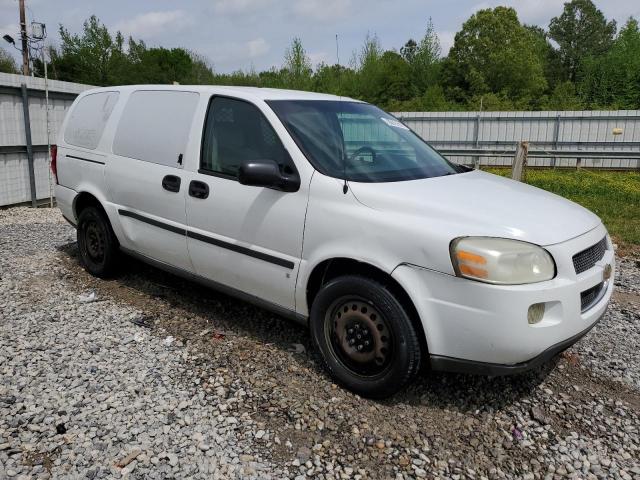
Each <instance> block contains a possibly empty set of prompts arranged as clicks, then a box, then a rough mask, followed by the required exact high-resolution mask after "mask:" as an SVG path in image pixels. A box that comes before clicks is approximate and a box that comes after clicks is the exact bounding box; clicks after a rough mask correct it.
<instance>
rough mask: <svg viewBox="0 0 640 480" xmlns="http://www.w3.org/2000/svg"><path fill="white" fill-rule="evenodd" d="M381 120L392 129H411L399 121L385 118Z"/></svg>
mask: <svg viewBox="0 0 640 480" xmlns="http://www.w3.org/2000/svg"><path fill="white" fill-rule="evenodd" d="M380 120H382V121H383V122H384V123H386V124H387V125H389V126H390V127H394V128H401V129H403V130H409V127H407V126H406V125H405V124H403V123H402V122H400V121H398V120H392V119H389V118H384V117H380Z"/></svg>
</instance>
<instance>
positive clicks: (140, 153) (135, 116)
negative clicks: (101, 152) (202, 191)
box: [113, 90, 199, 167]
mask: <svg viewBox="0 0 640 480" xmlns="http://www.w3.org/2000/svg"><path fill="white" fill-rule="evenodd" d="M198 100H199V94H198V93H196V92H181V91H173V90H138V91H136V92H133V93H132V94H131V95H130V97H129V100H128V101H127V104H126V106H125V107H124V111H123V112H122V116H121V117H120V123H119V124H118V128H117V130H116V135H115V137H114V139H113V153H115V154H116V155H120V156H123V157H129V158H135V159H137V160H142V161H145V162H151V163H157V164H160V165H167V166H171V167H178V165H179V163H178V159H179V157H180V155H182V154H184V151H185V149H186V145H187V141H188V138H189V132H190V130H191V124H192V123H193V116H194V113H195V110H196V107H197V105H198Z"/></svg>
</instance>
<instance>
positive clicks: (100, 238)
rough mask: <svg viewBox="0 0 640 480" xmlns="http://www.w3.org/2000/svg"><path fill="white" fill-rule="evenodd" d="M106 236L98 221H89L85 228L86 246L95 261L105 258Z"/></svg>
mask: <svg viewBox="0 0 640 480" xmlns="http://www.w3.org/2000/svg"><path fill="white" fill-rule="evenodd" d="M105 243H106V237H105V233H104V230H103V229H102V228H101V226H100V225H98V223H97V222H93V221H92V222H89V223H88V224H87V226H86V229H85V234H84V246H85V251H86V253H87V256H88V257H89V258H90V259H91V260H92V261H94V262H96V263H100V262H102V260H104V254H105Z"/></svg>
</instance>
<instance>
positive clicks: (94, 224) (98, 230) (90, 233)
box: [77, 206, 119, 278]
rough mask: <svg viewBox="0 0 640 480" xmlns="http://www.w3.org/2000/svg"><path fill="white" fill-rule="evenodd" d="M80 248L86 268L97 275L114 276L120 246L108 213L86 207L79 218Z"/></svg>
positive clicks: (103, 276)
mask: <svg viewBox="0 0 640 480" xmlns="http://www.w3.org/2000/svg"><path fill="white" fill-rule="evenodd" d="M77 238H78V249H79V250H80V257H81V258H82V263H83V264H84V268H85V269H86V270H87V271H88V272H89V273H90V274H91V275H95V276H96V277H101V278H107V277H110V276H112V275H113V274H114V273H115V271H116V269H117V266H118V263H119V262H118V260H119V258H118V257H119V246H118V239H117V238H116V236H115V234H114V233H113V230H112V228H111V224H110V223H109V219H108V218H107V216H106V214H105V213H104V212H103V211H102V210H100V209H98V208H96V207H94V206H89V207H86V208H84V209H83V210H82V212H80V216H79V218H78V230H77Z"/></svg>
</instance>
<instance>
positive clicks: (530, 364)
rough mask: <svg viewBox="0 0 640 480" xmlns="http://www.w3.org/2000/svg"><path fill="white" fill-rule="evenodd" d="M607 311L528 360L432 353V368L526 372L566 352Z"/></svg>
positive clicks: (475, 372)
mask: <svg viewBox="0 0 640 480" xmlns="http://www.w3.org/2000/svg"><path fill="white" fill-rule="evenodd" d="M605 312H606V310H605V311H604V312H602V315H600V318H598V319H597V320H596V321H595V322H594V323H593V324H592V325H590V326H589V327H587V328H586V329H585V330H583V331H582V332H579V333H577V334H576V335H574V336H573V337H569V338H567V339H566V340H562V341H561V342H558V343H556V344H555V345H552V346H551V347H549V348H547V349H546V350H545V351H543V352H542V353H541V354H540V355H537V356H536V357H533V358H531V359H529V360H527V361H526V362H521V363H516V364H514V365H503V364H499V363H486V362H474V361H473V360H464V359H461V358H451V357H444V356H442V355H431V356H430V363H431V370H435V371H442V372H456V373H467V374H473V375H488V376H491V377H498V376H502V375H515V374H518V373H524V372H527V371H529V370H532V369H534V368H538V367H539V366H541V365H543V364H545V363H547V362H548V361H549V360H551V359H552V358H553V357H555V356H556V355H558V354H559V353H562V352H564V351H565V350H566V349H567V348H569V347H570V346H571V345H573V344H574V343H576V342H577V341H578V340H580V339H581V338H582V337H584V336H585V335H586V334H587V333H589V332H590V331H591V329H592V328H593V327H595V326H596V324H597V323H598V322H599V321H600V319H601V318H602V317H603V316H604V314H605Z"/></svg>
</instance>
